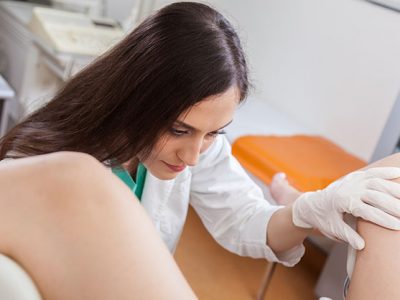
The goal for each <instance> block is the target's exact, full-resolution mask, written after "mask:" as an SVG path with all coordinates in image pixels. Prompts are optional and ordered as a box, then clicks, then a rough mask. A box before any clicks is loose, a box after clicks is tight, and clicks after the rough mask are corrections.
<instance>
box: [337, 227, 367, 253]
mask: <svg viewBox="0 0 400 300" xmlns="http://www.w3.org/2000/svg"><path fill="white" fill-rule="evenodd" d="M335 236H336V237H337V238H338V239H339V240H341V241H343V242H347V243H349V244H350V246H351V247H353V248H354V249H357V250H362V249H363V248H364V247H365V242H364V240H363V238H362V237H361V236H360V235H359V234H358V233H357V232H356V231H355V230H354V229H353V228H351V227H350V226H349V225H347V224H346V223H345V222H344V221H341V222H340V223H338V224H336V225H335Z"/></svg>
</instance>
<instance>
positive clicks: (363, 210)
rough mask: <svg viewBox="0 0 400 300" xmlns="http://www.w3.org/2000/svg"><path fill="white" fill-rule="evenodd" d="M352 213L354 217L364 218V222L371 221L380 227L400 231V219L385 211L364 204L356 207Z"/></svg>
mask: <svg viewBox="0 0 400 300" xmlns="http://www.w3.org/2000/svg"><path fill="white" fill-rule="evenodd" d="M350 213H351V214H352V215H353V216H356V217H360V218H363V219H364V220H367V221H370V222H372V223H375V224H377V225H379V226H382V227H385V228H388V229H392V230H400V220H399V219H398V218H395V217H393V216H391V215H390V214H388V213H386V212H384V211H383V210H380V209H379V208H376V207H373V206H371V205H368V204H365V203H362V204H360V205H358V206H357V207H355V208H354V209H353V211H352V212H350Z"/></svg>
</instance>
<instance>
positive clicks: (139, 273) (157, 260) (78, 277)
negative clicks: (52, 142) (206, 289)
mask: <svg viewBox="0 0 400 300" xmlns="http://www.w3.org/2000/svg"><path fill="white" fill-rule="evenodd" d="M0 195H1V197H0V252H2V253H4V254H6V255H8V256H10V257H11V258H13V259H14V260H15V261H17V262H18V263H19V264H20V265H21V266H22V267H23V268H24V269H25V270H26V271H27V272H28V273H29V274H30V275H31V277H32V278H33V280H34V281H35V283H36V285H37V286H38V288H39V290H40V292H41V294H42V296H43V298H44V299H47V300H52V299H66V300H67V299H100V300H101V299H118V300H120V299H121V300H123V299H194V298H195V296H194V294H193V292H192V291H191V289H190V287H189V286H188V284H187V282H186V281H185V279H184V278H183V276H182V274H181V273H180V271H179V269H178V267H177V266H176V264H175V262H174V261H173V259H172V257H171V255H170V253H169V252H168V250H167V248H166V247H165V245H164V244H163V242H162V241H161V239H160V238H159V237H158V234H157V232H156V230H155V228H154V227H153V225H152V224H151V221H150V220H149V219H148V218H147V216H146V213H145V212H144V210H143V209H142V207H141V206H140V204H138V202H137V200H136V199H135V198H134V196H133V195H132V193H131V192H130V191H129V189H128V188H126V187H125V186H124V185H123V183H122V182H120V180H118V178H116V177H115V176H114V175H112V174H111V172H110V171H109V170H107V169H106V168H104V167H103V166H102V165H101V164H100V163H98V162H97V161H95V160H94V159H93V158H91V157H90V156H88V155H84V154H78V153H55V154H50V155H44V156H38V157H33V158H27V159H19V160H17V161H12V162H5V163H4V164H2V165H1V166H0Z"/></svg>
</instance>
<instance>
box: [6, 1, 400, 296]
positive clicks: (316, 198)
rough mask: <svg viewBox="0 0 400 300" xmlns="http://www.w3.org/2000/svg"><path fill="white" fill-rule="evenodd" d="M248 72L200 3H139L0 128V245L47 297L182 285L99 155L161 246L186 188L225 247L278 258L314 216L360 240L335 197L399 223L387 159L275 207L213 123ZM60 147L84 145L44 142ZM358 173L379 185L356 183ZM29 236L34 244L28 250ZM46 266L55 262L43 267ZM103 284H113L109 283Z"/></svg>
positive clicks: (225, 117) (341, 235)
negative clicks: (85, 63) (36, 102)
mask: <svg viewBox="0 0 400 300" xmlns="http://www.w3.org/2000/svg"><path fill="white" fill-rule="evenodd" d="M247 72H248V71H247V65H246V60H245V57H244V54H243V50H242V48H241V45H240V41H239V39H238V37H237V35H236V33H235V31H234V30H233V29H232V27H231V25H230V24H229V22H228V21H227V20H226V19H225V18H224V17H223V16H221V15H220V14H219V13H217V12H216V11H215V10H213V9H211V8H210V7H208V6H206V5H203V4H198V3H188V2H187V3H175V4H171V5H169V6H167V7H165V8H163V9H161V10H160V11H158V12H157V13H156V14H154V15H153V16H150V17H149V18H148V19H146V20H145V21H144V22H143V23H142V24H140V25H139V26H138V27H137V28H136V29H135V30H134V31H133V32H132V33H131V34H129V35H128V36H127V37H126V38H125V39H124V40H123V41H121V42H120V43H119V44H118V45H117V46H115V47H114V48H113V49H111V50H110V51H109V52H108V53H106V54H105V55H103V56H102V57H100V58H99V59H98V60H97V61H95V62H94V63H93V64H92V65H90V66H89V67H87V68H86V69H85V70H83V71H82V72H80V73H79V74H77V75H76V76H75V77H74V78H72V79H71V80H70V81H69V82H68V83H67V84H66V86H65V87H64V88H63V89H62V90H61V91H60V92H59V93H58V94H57V95H56V96H55V97H54V99H53V100H52V101H50V102H49V103H48V104H47V105H46V106H45V107H43V108H42V109H40V110H38V111H37V112H35V113H33V114H32V115H31V116H29V117H28V118H27V119H26V120H24V121H23V122H22V123H20V124H19V125H17V126H16V127H15V128H14V129H12V130H11V131H10V132H9V133H8V134H7V135H6V136H5V137H4V138H3V140H2V143H1V146H0V156H1V158H22V157H24V158H22V159H20V160H18V161H11V162H7V163H4V166H3V167H2V168H1V169H0V173H3V176H2V177H3V178H4V182H3V184H2V185H1V186H0V188H1V189H2V190H5V191H6V197H5V198H4V203H1V205H2V206H0V207H5V206H6V207H7V209H10V210H11V211H12V212H13V213H9V216H8V217H7V218H6V221H3V222H6V223H5V224H3V225H2V224H0V228H4V232H3V234H0V236H1V237H4V236H7V237H8V236H9V237H10V238H9V239H4V241H2V244H1V245H0V251H2V252H5V253H7V254H8V255H10V256H12V257H13V258H15V259H16V260H17V261H18V262H19V263H20V264H21V265H22V266H24V268H25V269H27V270H28V272H30V274H32V276H33V277H34V279H35V281H36V283H37V285H38V286H39V288H40V290H41V291H42V293H43V294H44V295H46V298H49V299H52V298H56V297H57V298H58V297H60V298H61V299H64V298H65V299H74V298H77V297H78V295H82V294H84V295H88V298H91V299H93V298H95V299H101V298H102V297H103V298H104V299H107V296H108V297H109V298H115V299H124V297H129V296H130V297H132V295H135V296H141V298H145V299H151V298H157V295H155V294H154V293H155V292H154V290H152V289H151V286H153V285H154V284H156V283H157V282H162V283H163V284H161V289H160V290H158V291H157V292H158V293H161V295H163V297H164V298H171V299H172V298H174V299H186V298H188V299H189V298H190V297H193V294H192V293H191V291H190V289H189V288H188V286H187V284H186V283H185V281H184V280H183V278H182V276H181V275H180V273H179V271H178V270H177V269H176V266H175V265H174V263H173V261H172V260H171V258H170V257H169V258H168V257H167V255H165V251H164V249H163V247H162V246H161V245H160V244H161V243H160V242H159V239H158V237H157V236H156V235H155V234H154V233H153V229H152V228H151V226H150V225H149V224H148V222H147V221H145V219H146V217H145V216H144V214H143V212H142V210H141V207H140V206H139V205H138V204H137V203H136V202H135V201H126V199H127V200H131V198H133V193H132V195H128V193H127V191H128V189H127V188H126V187H124V186H123V185H122V183H121V182H119V181H118V182H117V181H116V177H115V176H113V175H112V173H111V171H110V170H108V169H107V170H106V169H105V168H104V167H102V166H101V165H100V163H99V162H101V163H102V164H103V165H105V166H106V167H111V168H112V170H113V172H114V174H116V175H117V176H118V177H120V179H122V180H123V181H124V182H125V183H126V185H127V186H129V187H130V189H131V190H132V191H134V192H135V194H136V197H137V198H139V199H140V200H141V204H142V206H143V207H144V208H145V210H146V213H147V216H149V217H150V219H151V221H152V223H153V225H154V226H155V227H156V229H157V231H158V234H159V235H160V236H161V238H162V240H163V241H164V243H165V244H166V245H167V247H168V248H169V250H170V251H174V249H175V246H176V244H177V241H178V239H179V236H180V234H181V231H182V227H183V224H184V221H185V218H186V214H187V209H188V205H189V200H190V204H191V205H192V206H193V207H194V208H195V210H196V211H197V213H198V214H199V216H200V217H201V219H202V221H203V223H204V224H205V226H206V227H207V229H208V230H209V232H210V233H211V234H212V235H213V237H214V238H215V239H216V240H217V241H218V242H219V243H220V244H221V245H223V246H224V247H225V248H227V249H228V250H230V251H232V252H235V253H237V254H239V255H246V256H251V257H255V258H266V259H269V260H272V261H279V262H281V263H283V264H285V265H289V266H291V265H294V264H296V263H297V262H298V261H299V260H300V258H301V256H302V255H303V253H304V247H303V246H302V242H303V240H304V239H305V237H306V236H307V235H308V234H309V233H311V232H312V230H313V229H314V228H316V229H319V230H321V231H322V232H323V233H325V234H326V235H328V236H331V237H334V238H337V239H341V240H344V241H347V242H349V243H351V244H352V245H354V246H355V247H357V248H362V247H363V246H364V245H363V240H362V239H361V238H360V237H359V236H358V235H357V233H356V232H355V231H352V230H349V229H348V228H346V227H345V226H344V225H345V223H344V222H343V220H342V214H343V212H345V211H346V212H350V213H354V214H355V215H357V216H361V217H363V218H365V219H367V220H370V221H372V222H374V223H377V224H379V225H382V226H385V227H388V228H392V229H400V222H399V220H398V219H397V218H396V217H398V216H400V209H396V204H397V201H398V199H397V198H396V197H394V196H391V194H396V193H397V192H398V191H399V187H398V186H389V189H387V188H388V185H387V184H386V183H387V182H389V181H387V180H385V179H392V178H397V177H400V169H398V168H385V169H376V170H372V171H369V172H357V173H352V174H350V175H349V176H347V177H345V178H343V179H342V181H341V182H340V183H339V184H336V185H331V186H330V187H328V188H327V189H325V190H323V191H320V192H317V193H307V194H306V195H304V196H301V197H299V198H298V199H297V200H296V201H295V204H294V205H289V206H286V207H273V206H271V205H269V204H268V202H267V201H265V200H264V199H263V197H262V192H261V191H260V189H259V188H257V186H256V185H255V184H254V183H253V182H252V181H251V180H250V179H249V178H248V177H247V176H246V174H245V172H244V171H243V169H242V168H241V167H240V166H239V164H238V162H237V161H236V160H235V159H234V158H233V157H232V155H231V154H230V147H229V144H228V142H227V141H226V139H225V138H224V137H222V136H220V135H222V134H223V128H224V127H226V126H227V125H228V124H229V123H230V122H231V121H232V118H233V114H234V111H235V109H236V107H237V106H238V104H239V103H240V102H242V101H243V100H244V99H245V97H246V95H247V92H248V86H249V83H248V76H247ZM60 151H74V152H81V153H86V154H79V153H75V154H72V153H65V152H61V153H54V152H60ZM49 153H53V154H49ZM46 154H47V155H46ZM87 154H88V155H89V156H88V155H87ZM37 155H39V156H38V157H32V156H37ZM25 157H29V158H25ZM92 158H95V159H96V160H97V162H96V161H94V160H93V159H92ZM42 165H43V166H44V167H40V166H42ZM25 169H27V170H28V171H29V172H28V171H25ZM53 175H54V176H53ZM131 177H133V178H136V180H134V179H132V178H131ZM6 178H9V179H7V180H6ZM370 178H378V180H381V181H382V182H383V183H384V187H383V188H382V189H380V190H379V189H378V190H379V191H376V192H375V193H369V194H368V197H364V196H365V193H368V192H369V189H368V187H367V185H368V182H369V181H370ZM379 178H380V179H379ZM22 180H23V182H24V184H22V183H21V181H22ZM12 183H15V184H14V186H12ZM397 194H400V193H397ZM18 199H19V200H18ZM20 199H23V200H20ZM82 199H83V200H82ZM363 201H368V203H370V204H373V205H374V206H376V207H380V208H382V205H383V204H384V205H383V206H385V207H389V208H392V209H391V210H387V209H385V211H387V213H386V212H384V211H383V210H380V209H379V208H375V207H373V206H371V205H367V204H365V203H364V202H363ZM81 202H82V203H83V204H81ZM10 203H11V204H10ZM9 207H10V208H9ZM25 207H29V209H25ZM0 211H4V209H0ZM18 216H21V217H19V218H18ZM0 220H2V217H1V216H0ZM21 220H22V221H21ZM58 220H61V221H60V222H59V221H58ZM101 220H107V222H105V223H104V224H103V223H102V222H101ZM0 222H2V221H0ZM142 223H143V224H144V225H143V226H142ZM32 228H33V229H32ZM80 228H84V230H80ZM61 229H63V230H61ZM48 231H49V233H48ZM14 232H20V233H23V234H24V240H21V239H19V238H18V237H15V236H14V234H13V233H14ZM33 233H34V234H33ZM104 233H107V234H106V236H107V238H104V237H103V234H104ZM74 237H76V238H74ZM109 237H112V239H111V240H109V239H108V238H109ZM114 239H115V240H116V242H115V243H114ZM0 240H1V239H0ZM28 245H34V246H35V247H36V248H37V249H39V250H40V251H39V250H38V251H36V252H35V253H32V252H30V253H26V252H28V251H27V246H28ZM96 245H101V246H96ZM115 245H119V246H118V247H116V246H115ZM82 249H83V250H82ZM94 249H97V250H98V251H94ZM146 249H149V252H146ZM119 251H121V252H122V254H121V255H120V254H119ZM37 253H45V254H37ZM59 253H62V254H63V255H61V257H65V258H66V261H60V259H58V257H60V255H59ZM130 255H131V256H132V257H130ZM119 257H120V258H119ZM153 258H157V264H155V263H153V262H152V259H153ZM36 261H39V262H40V263H33V262H36ZM96 262H97V264H96ZM114 263H115V264H116V265H115V266H113V264H114ZM42 264H44V265H45V266H47V268H44V269H45V270H44V271H43V267H42V268H41V265H42ZM81 264H82V265H84V266H85V268H83V269H82V268H80V267H79V266H80V265H81ZM124 265H125V268H124ZM48 266H50V267H48ZM157 266H158V267H157ZM52 267H57V268H64V269H65V271H64V272H61V274H57V275H54V274H52V276H51V277H50V276H49V273H51V272H50V270H51V269H52ZM157 268H159V270H160V272H157V271H156V270H157ZM79 270H81V271H83V272H82V273H81V274H79V276H76V275H77V274H78V273H79ZM105 270H109V272H105ZM161 271H165V272H161ZM104 273H107V274H105V275H104ZM155 273H157V276H156V277H152V274H155ZM138 274H143V276H142V275H139V276H138ZM163 274H164V275H163ZM103 275H104V276H105V277H103ZM105 278H106V279H105ZM110 278H117V280H116V281H118V282H119V284H118V287H113V286H112V284H111V283H110ZM78 280H79V281H78ZM164 280H165V283H164ZM50 282H53V285H51V284H50V285H49V283H50ZM79 282H80V284H78V283H79ZM171 282H174V284H171V285H170V283H171ZM54 283H55V284H54ZM76 285H78V286H79V287H80V288H82V289H81V290H80V289H76V288H75V287H76ZM98 286H100V287H101V289H100V290H96V288H95V287H98ZM115 289H117V290H118V292H119V294H118V295H119V296H118V297H111V295H112V293H113V291H114V290H115ZM178 294H180V295H178ZM65 295H68V296H69V297H67V296H65ZM182 295H184V296H182ZM158 297H160V294H158ZM109 298H108V299H109Z"/></svg>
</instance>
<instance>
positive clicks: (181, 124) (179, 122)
mask: <svg viewBox="0 0 400 300" xmlns="http://www.w3.org/2000/svg"><path fill="white" fill-rule="evenodd" d="M232 121H233V120H230V121H229V122H228V123H226V124H225V125H224V126H222V127H220V128H218V129H216V130H213V131H218V130H221V129H223V128H225V127H226V126H228V125H229V124H231V123H232ZM175 123H177V124H178V125H179V126H182V127H185V128H186V129H189V130H193V131H200V130H199V129H197V128H194V127H193V126H191V125H189V124H186V123H185V122H182V121H175Z"/></svg>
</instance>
